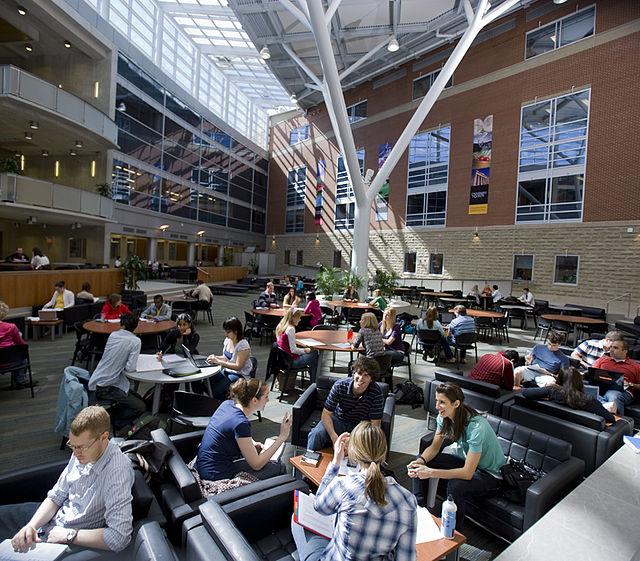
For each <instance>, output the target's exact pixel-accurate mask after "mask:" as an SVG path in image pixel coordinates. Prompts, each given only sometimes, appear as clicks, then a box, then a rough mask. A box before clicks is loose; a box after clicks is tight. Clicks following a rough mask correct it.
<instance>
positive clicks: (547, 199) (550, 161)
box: [516, 89, 590, 222]
mask: <svg viewBox="0 0 640 561" xmlns="http://www.w3.org/2000/svg"><path fill="white" fill-rule="evenodd" d="M589 100H590V90H588V89H587V90H583V91H580V92H575V93H571V94H567V95H563V96H560V97H556V98H553V99H549V100H546V101H542V102H539V103H534V104H531V105H526V106H524V107H523V108H522V116H521V126H520V155H519V172H518V201H517V208H516V222H551V221H556V220H581V219H582V202H583V197H584V174H585V168H586V159H587V130H588V124H589Z"/></svg>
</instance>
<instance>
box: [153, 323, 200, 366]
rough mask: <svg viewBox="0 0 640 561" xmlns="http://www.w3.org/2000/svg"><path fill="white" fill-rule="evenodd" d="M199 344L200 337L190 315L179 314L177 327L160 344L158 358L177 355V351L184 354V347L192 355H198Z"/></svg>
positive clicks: (168, 332)
mask: <svg viewBox="0 0 640 561" xmlns="http://www.w3.org/2000/svg"><path fill="white" fill-rule="evenodd" d="M199 342H200V335H199V334H198V332H197V331H196V329H195V327H194V326H193V320H192V319H191V316H190V315H189V314H178V317H177V318H176V327H175V328H173V329H170V330H169V331H167V334H166V335H165V336H164V338H163V339H162V342H161V343H160V352H159V353H158V354H159V357H158V358H162V354H163V353H165V354H166V353H175V352H176V350H180V352H182V349H181V347H182V345H184V346H185V347H187V349H189V351H190V352H191V353H192V354H194V355H197V354H198V343H199Z"/></svg>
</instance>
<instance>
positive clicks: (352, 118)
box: [346, 99, 368, 125]
mask: <svg viewBox="0 0 640 561" xmlns="http://www.w3.org/2000/svg"><path fill="white" fill-rule="evenodd" d="M358 105H364V106H365V116H364V117H360V118H358V119H356V118H355V116H354V115H351V114H350V113H349V110H350V109H355V108H356V107H358ZM346 109H347V118H348V119H349V124H351V125H353V124H354V123H359V122H360V121H364V120H365V119H366V118H367V117H368V115H367V113H368V106H367V100H366V99H363V100H362V101H358V102H357V103H352V104H351V105H348V106H347V107H346Z"/></svg>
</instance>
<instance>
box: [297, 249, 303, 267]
mask: <svg viewBox="0 0 640 561" xmlns="http://www.w3.org/2000/svg"><path fill="white" fill-rule="evenodd" d="M296 265H299V266H303V265H304V250H302V249H297V250H296Z"/></svg>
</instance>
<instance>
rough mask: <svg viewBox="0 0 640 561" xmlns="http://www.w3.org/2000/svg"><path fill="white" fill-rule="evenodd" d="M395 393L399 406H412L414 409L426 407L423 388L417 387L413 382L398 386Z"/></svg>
mask: <svg viewBox="0 0 640 561" xmlns="http://www.w3.org/2000/svg"><path fill="white" fill-rule="evenodd" d="M393 393H394V395H395V396H396V403H397V404H399V405H411V408H412V409H416V408H418V407H422V405H424V393H423V392H422V388H420V387H419V386H416V385H415V384H414V383H413V382H409V380H407V381H406V382H402V384H398V385H396V389H395V391H394V392H393Z"/></svg>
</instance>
